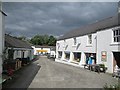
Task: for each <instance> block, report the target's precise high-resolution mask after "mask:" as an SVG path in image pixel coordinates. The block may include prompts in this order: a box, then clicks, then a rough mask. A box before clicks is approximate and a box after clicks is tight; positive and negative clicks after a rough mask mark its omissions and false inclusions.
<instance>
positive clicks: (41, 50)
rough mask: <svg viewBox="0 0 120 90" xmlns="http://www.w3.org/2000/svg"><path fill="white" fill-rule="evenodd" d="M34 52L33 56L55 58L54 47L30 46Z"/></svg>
mask: <svg viewBox="0 0 120 90" xmlns="http://www.w3.org/2000/svg"><path fill="white" fill-rule="evenodd" d="M32 48H33V50H34V55H47V54H50V55H54V56H55V54H56V53H55V46H40V45H35V46H32Z"/></svg>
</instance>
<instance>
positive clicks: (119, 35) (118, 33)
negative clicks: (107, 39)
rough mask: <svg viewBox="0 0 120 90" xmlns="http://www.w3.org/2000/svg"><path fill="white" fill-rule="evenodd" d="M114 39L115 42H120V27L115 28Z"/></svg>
mask: <svg viewBox="0 0 120 90" xmlns="http://www.w3.org/2000/svg"><path fill="white" fill-rule="evenodd" d="M113 40H114V42H120V28H118V29H116V30H113Z"/></svg>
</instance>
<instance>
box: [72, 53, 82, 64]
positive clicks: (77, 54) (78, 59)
mask: <svg viewBox="0 0 120 90" xmlns="http://www.w3.org/2000/svg"><path fill="white" fill-rule="evenodd" d="M73 54H74V61H77V62H80V60H81V53H79V52H74V53H73Z"/></svg>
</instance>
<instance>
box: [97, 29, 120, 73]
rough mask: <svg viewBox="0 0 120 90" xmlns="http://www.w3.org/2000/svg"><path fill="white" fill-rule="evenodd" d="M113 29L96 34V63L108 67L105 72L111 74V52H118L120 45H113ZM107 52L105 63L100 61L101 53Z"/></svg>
mask: <svg viewBox="0 0 120 90" xmlns="http://www.w3.org/2000/svg"><path fill="white" fill-rule="evenodd" d="M112 29H113V28H110V29H106V30H103V31H98V32H97V63H103V64H105V66H106V67H108V70H107V72H109V73H112V72H113V53H112V51H120V49H118V48H119V47H120V45H118V44H115V43H113V40H112V39H113V32H112ZM102 51H107V61H106V62H103V61H101V52H102Z"/></svg>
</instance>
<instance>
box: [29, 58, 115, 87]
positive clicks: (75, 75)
mask: <svg viewBox="0 0 120 90" xmlns="http://www.w3.org/2000/svg"><path fill="white" fill-rule="evenodd" d="M37 63H39V65H40V66H41V68H40V70H39V71H38V73H37V75H36V77H35V78H34V80H33V81H32V83H31V84H30V86H29V88H86V87H88V88H102V87H103V86H104V85H105V84H106V83H107V84H109V85H112V84H113V85H114V84H115V83H117V80H116V79H114V78H113V77H112V76H111V75H108V74H104V73H100V74H98V73H96V72H90V71H88V70H84V69H81V68H78V67H73V66H69V65H64V64H61V63H57V62H54V61H52V60H49V59H47V58H46V57H41V58H40V59H39V60H38V61H37Z"/></svg>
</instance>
